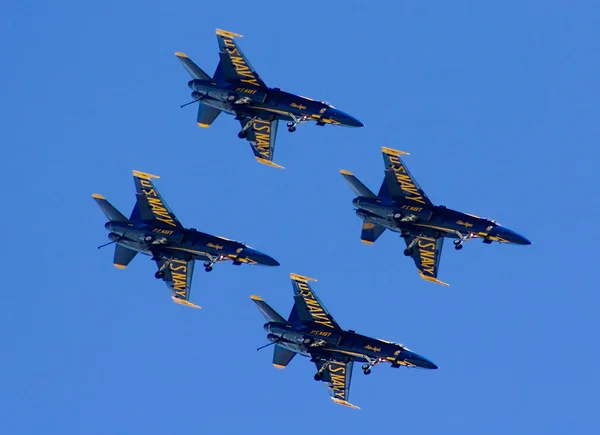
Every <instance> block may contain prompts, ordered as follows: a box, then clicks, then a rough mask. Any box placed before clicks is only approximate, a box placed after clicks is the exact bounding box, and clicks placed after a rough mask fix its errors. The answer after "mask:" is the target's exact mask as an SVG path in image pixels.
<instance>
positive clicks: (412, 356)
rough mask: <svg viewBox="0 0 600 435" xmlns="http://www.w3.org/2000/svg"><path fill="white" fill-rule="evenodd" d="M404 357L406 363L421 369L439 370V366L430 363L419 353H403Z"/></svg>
mask: <svg viewBox="0 0 600 435" xmlns="http://www.w3.org/2000/svg"><path fill="white" fill-rule="evenodd" d="M402 355H403V356H404V360H405V361H407V362H409V363H411V364H414V365H415V366H417V367H420V368H422V369H430V370H436V369H437V368H438V366H437V365H435V364H434V363H432V362H431V361H429V360H428V359H427V358H425V357H424V356H421V355H419V354H418V353H414V352H411V351H405V352H402Z"/></svg>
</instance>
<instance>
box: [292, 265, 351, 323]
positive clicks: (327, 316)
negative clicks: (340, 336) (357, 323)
mask: <svg viewBox="0 0 600 435" xmlns="http://www.w3.org/2000/svg"><path fill="white" fill-rule="evenodd" d="M290 278H291V279H292V286H293V288H294V307H295V310H296V315H295V316H294V317H295V318H297V319H298V320H299V321H300V323H302V324H303V325H305V326H307V327H311V328H317V329H321V330H322V329H323V328H324V327H325V328H329V329H333V330H338V331H341V330H342V328H340V325H338V324H337V322H336V321H335V319H334V318H333V316H332V315H331V313H329V311H328V310H327V308H325V305H323V302H321V300H320V299H319V298H318V297H317V295H316V294H315V292H314V291H313V290H312V288H311V287H310V285H309V284H308V282H309V281H316V280H315V279H313V278H308V277H306V276H302V275H296V274H295V273H290ZM291 317H292V315H290V318H291ZM325 330H327V329H325Z"/></svg>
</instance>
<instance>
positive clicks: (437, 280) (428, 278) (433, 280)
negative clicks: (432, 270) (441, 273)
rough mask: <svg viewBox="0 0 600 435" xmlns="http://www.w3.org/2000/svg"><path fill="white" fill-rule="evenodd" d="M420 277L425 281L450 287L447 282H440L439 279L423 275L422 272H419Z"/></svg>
mask: <svg viewBox="0 0 600 435" xmlns="http://www.w3.org/2000/svg"><path fill="white" fill-rule="evenodd" d="M419 275H421V278H423V279H424V280H425V281H431V282H435V283H436V284H441V285H445V286H447V287H450V284H448V283H447V282H444V281H440V280H439V279H437V278H434V277H432V276H427V275H425V274H423V272H421V271H420V270H419Z"/></svg>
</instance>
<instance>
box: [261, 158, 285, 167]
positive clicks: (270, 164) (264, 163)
mask: <svg viewBox="0 0 600 435" xmlns="http://www.w3.org/2000/svg"><path fill="white" fill-rule="evenodd" d="M256 161H257V162H258V163H262V164H263V165H267V166H273V167H274V168H279V169H285V168H284V167H283V166H281V165H278V164H277V163H273V162H272V161H271V160H267V159H263V158H261V157H257V158H256Z"/></svg>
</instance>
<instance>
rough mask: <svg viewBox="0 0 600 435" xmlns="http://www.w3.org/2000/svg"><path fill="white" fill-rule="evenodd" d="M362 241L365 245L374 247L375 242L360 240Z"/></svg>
mask: <svg viewBox="0 0 600 435" xmlns="http://www.w3.org/2000/svg"><path fill="white" fill-rule="evenodd" d="M360 241H361V242H363V243H364V244H365V245H372V244H373V242H371V241H370V240H363V239H360Z"/></svg>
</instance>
